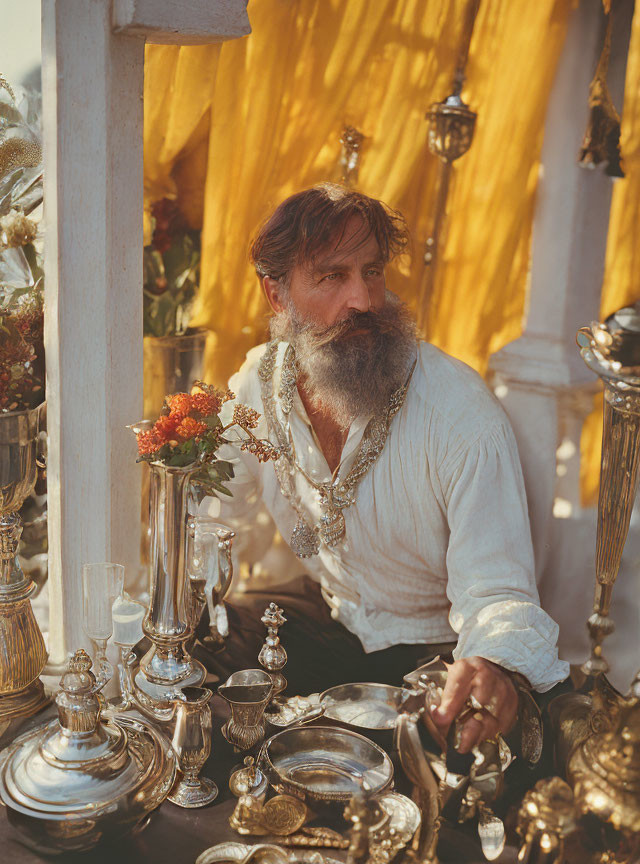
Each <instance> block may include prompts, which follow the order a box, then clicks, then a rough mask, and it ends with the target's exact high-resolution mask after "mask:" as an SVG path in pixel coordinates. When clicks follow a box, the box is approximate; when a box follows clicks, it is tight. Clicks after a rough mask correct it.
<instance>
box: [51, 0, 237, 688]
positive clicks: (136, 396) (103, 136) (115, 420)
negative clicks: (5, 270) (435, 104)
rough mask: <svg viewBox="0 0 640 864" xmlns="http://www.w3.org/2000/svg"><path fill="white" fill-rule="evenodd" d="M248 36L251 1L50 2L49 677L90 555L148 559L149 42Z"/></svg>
mask: <svg viewBox="0 0 640 864" xmlns="http://www.w3.org/2000/svg"><path fill="white" fill-rule="evenodd" d="M249 32H250V27H249V22H248V18H247V13H246V0H189V3H181V2H177V0H114V2H113V4H112V0H42V61H43V64H42V65H43V125H44V148H45V190H44V199H45V208H46V209H45V218H46V254H45V307H46V321H45V345H46V360H47V401H48V430H49V455H48V495H49V498H48V518H49V598H50V623H49V649H50V658H49V667H48V671H50V672H55V671H57V670H58V669H59V668H60V667H61V665H62V664H64V662H65V659H66V657H67V656H68V654H69V652H71V651H73V650H75V649H76V648H78V647H80V646H81V645H83V644H84V643H85V641H86V640H85V637H84V635H83V632H82V576H81V568H82V564H83V563H85V562H91V561H94V562H97V561H115V562H118V563H122V564H124V565H125V566H126V567H127V568H128V569H129V571H130V572H131V571H132V570H135V569H136V568H137V566H138V563H139V556H138V549H139V534H140V531H139V517H140V473H139V469H138V468H137V467H136V465H135V444H134V439H133V436H132V434H131V433H130V432H128V431H127V430H126V429H125V425H126V424H127V423H131V422H134V421H135V420H137V419H139V417H141V415H142V180H143V177H142V121H143V117H142V98H143V75H144V43H145V39H146V38H149V40H150V41H153V42H160V43H163V42H167V43H180V42H185V43H207V42H218V41H222V40H224V39H230V38H235V37H238V36H243V35H246V34H247V33H249ZM232 83H233V82H231V84H232Z"/></svg>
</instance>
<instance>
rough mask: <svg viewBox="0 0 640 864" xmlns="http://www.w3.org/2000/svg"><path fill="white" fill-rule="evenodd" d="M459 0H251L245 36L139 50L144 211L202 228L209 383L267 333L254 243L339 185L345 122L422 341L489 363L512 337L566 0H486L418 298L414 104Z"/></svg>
mask: <svg viewBox="0 0 640 864" xmlns="http://www.w3.org/2000/svg"><path fill="white" fill-rule="evenodd" d="M467 2H468V0H439V2H435V0H432V2H428V3H426V2H424V0H377V2H376V3H367V2H363V0H295V2H294V0H291V2H283V0H252V2H251V4H250V7H249V12H250V18H251V24H252V29H253V32H252V34H251V35H250V36H249V37H247V38H245V39H241V40H235V41H231V42H226V43H224V44H223V45H222V46H205V47H197V48H194V47H181V48H177V47H173V46H166V47H165V46H149V47H148V48H147V53H146V62H145V131H144V135H145V212H146V213H148V211H149V207H150V205H151V203H153V201H154V200H157V199H158V198H160V197H163V196H165V195H172V196H177V197H178V198H179V200H180V202H181V205H182V206H183V208H184V209H185V210H186V212H187V216H188V218H189V219H190V221H191V222H192V224H194V225H196V226H199V225H200V224H201V225H202V229H203V232H202V248H203V253H202V278H201V287H200V292H199V298H198V304H197V309H196V312H195V316H194V319H193V322H192V323H193V324H194V325H197V326H204V327H206V328H208V329H209V330H210V331H211V334H212V336H211V339H210V340H209V350H208V356H207V374H208V378H209V380H212V381H215V382H217V383H222V382H223V381H224V380H226V378H227V377H228V375H229V374H231V373H232V372H233V371H234V370H235V369H236V368H237V367H238V365H239V364H240V363H241V362H242V360H243V357H244V354H245V353H246V351H247V350H248V349H249V348H250V347H251V346H252V345H254V344H255V343H256V342H258V341H261V340H262V339H263V338H264V336H265V333H266V312H267V309H266V305H265V302H264V300H263V298H262V295H261V292H260V289H259V285H258V282H257V279H256V276H255V274H254V273H253V271H252V269H251V267H250V265H249V262H248V246H249V241H250V238H251V237H252V236H254V235H255V233H256V230H257V228H258V227H259V225H260V223H261V222H262V220H263V219H264V218H265V217H266V216H267V215H268V213H269V212H270V210H271V209H272V208H273V207H274V206H276V205H277V203H278V202H279V201H280V200H281V199H282V198H283V197H285V196H286V195H289V194H291V193H292V192H295V191H297V190H299V189H302V188H305V187H307V186H309V185H311V184H314V183H317V182H320V181H322V180H327V179H330V180H337V179H339V177H340V169H339V167H338V162H339V155H340V142H339V139H340V135H341V131H342V129H343V127H344V125H345V124H347V123H349V124H351V125H353V126H355V127H356V128H357V129H359V130H360V131H361V132H362V133H363V134H364V135H365V136H366V137H365V142H364V147H363V151H362V156H361V168H360V174H359V179H358V188H359V189H360V190H362V191H363V192H366V193H367V194H369V195H373V196H375V197H378V198H381V199H383V200H384V201H386V202H387V203H388V204H390V205H391V206H392V207H395V208H398V209H400V210H401V211H402V212H403V213H404V215H405V216H406V218H407V220H408V223H409V226H410V228H411V231H412V235H413V238H414V249H413V255H412V256H411V258H405V259H403V260H402V261H400V262H398V264H397V266H395V267H393V268H391V272H390V273H389V285H390V287H391V288H392V289H393V290H395V291H396V292H397V293H398V294H400V296H401V297H403V298H404V299H405V300H406V301H407V302H408V303H409V304H410V305H411V306H412V307H413V308H414V310H415V312H416V314H417V316H418V319H419V321H420V322H421V325H422V329H423V332H424V333H425V335H427V336H428V337H429V338H430V339H431V340H432V341H433V342H435V343H436V344H437V345H440V346H441V347H442V348H444V349H445V350H447V351H449V352H450V353H452V354H454V355H456V356H458V357H460V358H462V359H463V360H465V361H466V362H467V363H470V364H471V365H473V366H474V367H475V368H477V369H478V370H480V371H481V372H484V371H485V369H486V366H487V362H488V358H489V356H490V354H491V353H493V352H495V351H497V350H499V349H500V348H501V347H502V346H503V345H504V344H506V343H507V342H509V341H511V340H512V339H515V338H517V337H518V335H519V334H520V331H521V321H522V315H523V310H524V304H525V293H526V279H527V270H528V258H529V247H530V237H531V224H532V217H533V209H534V203H535V191H536V182H537V175H538V162H539V153H540V148H541V144H542V133H543V124H544V117H545V113H546V107H547V101H548V96H549V91H550V88H551V84H552V81H553V77H554V74H555V68H556V62H557V59H558V56H559V54H560V51H561V48H562V45H563V42H564V36H565V31H566V24H567V19H568V16H569V13H570V11H571V9H572V8H573V7H574V6H575V0H536V2H535V3H532V2H531V0H482V2H481V4H480V11H479V14H478V18H477V21H476V26H475V29H474V34H473V39H472V42H471V47H470V55H469V63H468V67H467V82H466V85H465V89H464V91H463V94H462V95H463V98H464V99H465V101H467V102H468V103H469V104H470V106H471V107H472V108H473V109H474V110H476V111H477V112H478V121H477V127H476V133H475V138H474V141H473V144H472V146H471V149H470V151H469V152H468V153H467V154H466V155H465V156H463V157H462V158H461V159H460V160H459V162H457V163H456V165H455V167H454V177H453V182H452V186H451V190H450V196H449V204H448V209H449V217H450V218H449V220H448V224H449V231H448V236H447V240H446V245H445V247H444V249H443V252H442V256H441V259H440V263H439V265H438V269H437V272H436V280H435V285H434V290H433V293H432V296H431V298H430V300H429V303H428V307H427V308H426V309H416V308H415V307H416V297H417V293H418V288H419V285H420V281H421V278H422V276H423V267H424V265H423V263H422V247H423V244H424V241H425V240H426V236H427V232H428V225H429V217H430V213H431V210H432V206H433V199H434V191H435V178H436V169H437V162H436V158H435V157H434V156H432V155H431V154H429V152H428V150H427V145H426V139H427V122H426V120H425V118H424V114H425V111H426V110H427V108H428V107H429V105H430V104H431V103H432V102H434V101H439V100H441V99H443V98H445V97H446V96H447V95H448V94H449V92H450V90H451V79H452V74H453V71H454V65H455V61H456V56H457V52H458V49H459V44H460V37H461V31H462V22H463V20H464V12H465V9H466V7H467ZM585 98H586V94H585ZM146 224H147V230H148V218H147V223H146Z"/></svg>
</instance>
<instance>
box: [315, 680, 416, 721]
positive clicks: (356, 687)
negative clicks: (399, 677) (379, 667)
mask: <svg viewBox="0 0 640 864" xmlns="http://www.w3.org/2000/svg"><path fill="white" fill-rule="evenodd" d="M403 693H404V691H403V690H402V688H400V687H391V686H389V685H388V684H339V685H338V686H337V687H330V688H329V690H325V691H324V693H321V694H320V704H321V705H322V707H323V708H324V716H325V717H329V718H330V719H331V720H336V721H337V722H338V723H343V724H344V725H345V726H351V727H353V728H355V729H370V730H372V731H374V730H380V729H393V728H394V727H395V725H396V720H397V718H398V713H399V708H400V705H401V703H402V699H403Z"/></svg>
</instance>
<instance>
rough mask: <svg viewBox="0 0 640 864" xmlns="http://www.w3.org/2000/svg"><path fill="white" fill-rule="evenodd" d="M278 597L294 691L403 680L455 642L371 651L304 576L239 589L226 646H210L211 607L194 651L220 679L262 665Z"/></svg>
mask: <svg viewBox="0 0 640 864" xmlns="http://www.w3.org/2000/svg"><path fill="white" fill-rule="evenodd" d="M272 601H273V602H275V603H277V604H278V606H281V607H282V609H283V611H284V615H285V618H286V619H287V623H286V624H285V625H284V626H283V627H282V628H281V629H280V640H281V642H282V645H283V646H284V648H285V649H286V651H287V657H288V659H287V665H286V666H285V668H284V669H283V673H284V675H285V677H286V679H287V681H288V687H287V694H288V695H308V694H309V693H316V692H321V691H323V690H326V689H327V688H328V687H333V686H334V685H336V684H345V683H347V682H352V681H357V682H362V681H374V682H379V683H383V684H394V685H400V684H402V676H403V675H406V673H407V672H410V671H412V670H413V669H416V668H417V667H418V666H420V665H421V664H422V663H426V662H428V661H429V660H431V659H432V658H433V657H435V656H436V654H441V655H446V654H449V653H450V652H451V650H452V649H453V647H454V644H455V643H451V642H448V643H444V644H437V645H393V646H392V647H390V648H385V649H383V650H382V651H373V652H372V653H370V654H367V653H365V651H364V648H363V647H362V643H361V642H360V640H359V639H358V637H357V636H354V634H353V633H351V632H349V630H347V628H346V627H344V626H343V625H342V624H340V623H339V622H338V621H335V620H334V619H333V618H332V617H331V614H330V611H329V607H328V606H327V604H326V602H325V601H324V599H323V597H322V595H321V593H320V586H319V585H318V584H317V583H316V582H314V581H313V580H312V579H310V578H309V577H308V576H299V577H297V578H296V579H293V580H292V581H290V582H287V583H286V584H284V585H277V586H274V587H273V588H271V589H269V590H268V591H256V590H251V589H249V590H248V591H246V592H244V593H242V594H235V595H234V596H233V600H232V601H230V602H228V603H226V606H227V613H228V616H229V635H228V637H227V638H226V640H225V646H224V648H223V649H222V650H218V651H216V650H215V649H212V648H210V647H209V646H208V645H207V639H206V636H207V634H208V632H209V616H208V612H207V610H206V609H205V611H204V613H203V616H202V619H201V621H200V624H199V626H198V629H197V634H196V635H197V639H198V642H197V644H196V646H195V648H194V650H193V653H194V655H195V656H196V657H197V658H198V660H200V661H201V662H202V663H204V665H205V666H206V667H207V669H208V670H209V671H210V672H212V673H214V674H215V675H217V676H218V678H219V679H220V681H225V680H226V679H227V678H228V677H229V675H231V673H232V672H237V671H238V670H239V669H256V668H258V669H259V668H260V664H259V663H258V653H259V651H260V648H261V647H262V644H263V643H264V639H265V635H266V628H265V626H264V624H262V622H261V621H260V618H261V616H262V615H263V614H264V611H265V609H266V608H267V607H268V605H269V603H271V602H272Z"/></svg>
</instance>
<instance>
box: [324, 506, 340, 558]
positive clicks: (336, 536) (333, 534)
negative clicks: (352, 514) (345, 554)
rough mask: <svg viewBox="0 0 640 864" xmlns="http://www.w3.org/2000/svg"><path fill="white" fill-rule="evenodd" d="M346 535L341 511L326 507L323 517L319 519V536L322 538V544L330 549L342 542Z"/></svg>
mask: <svg viewBox="0 0 640 864" xmlns="http://www.w3.org/2000/svg"><path fill="white" fill-rule="evenodd" d="M346 533H347V526H346V524H345V521H344V516H343V514H342V510H338V508H337V507H328V508H327V509H326V510H325V513H324V515H323V516H321V517H320V536H321V537H322V542H323V543H326V545H327V546H329V548H331V549H332V548H333V547H334V546H337V545H338V543H340V542H341V541H342V540H344V538H345V535H346Z"/></svg>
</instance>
